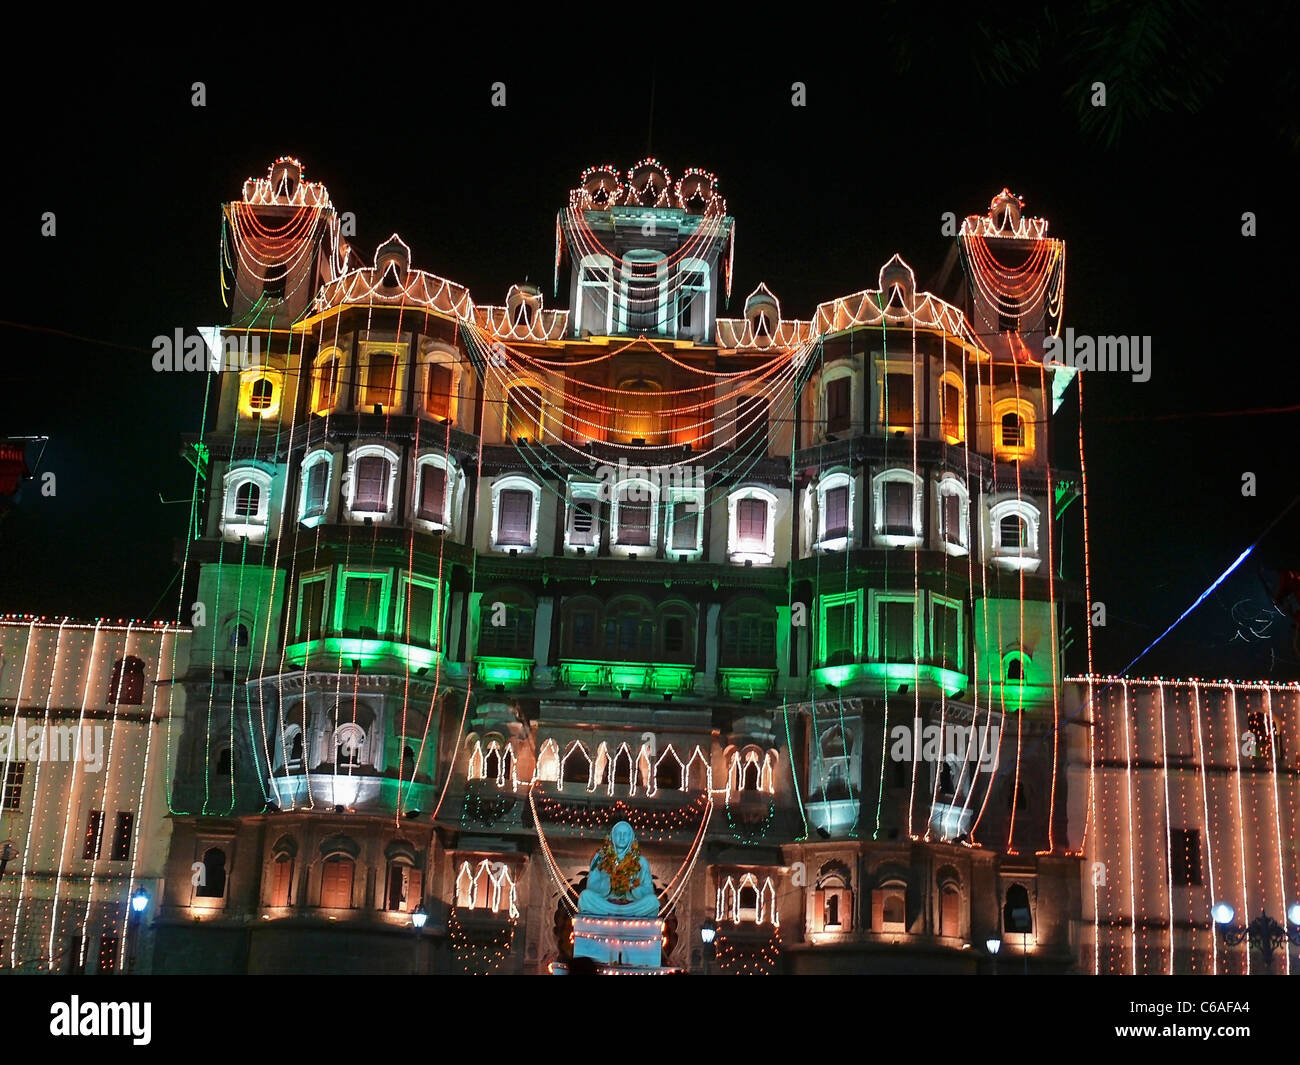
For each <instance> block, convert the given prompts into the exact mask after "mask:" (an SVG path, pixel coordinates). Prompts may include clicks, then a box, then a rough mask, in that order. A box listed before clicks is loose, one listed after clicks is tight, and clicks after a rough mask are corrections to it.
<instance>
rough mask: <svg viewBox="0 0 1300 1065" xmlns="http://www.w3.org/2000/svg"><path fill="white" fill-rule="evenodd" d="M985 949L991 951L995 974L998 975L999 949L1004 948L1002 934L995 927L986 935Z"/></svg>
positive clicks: (990, 955)
mask: <svg viewBox="0 0 1300 1065" xmlns="http://www.w3.org/2000/svg"><path fill="white" fill-rule="evenodd" d="M984 949H985V950H987V951H988V952H989V957H990V958H991V959H993V975H994V976H997V975H998V951H1000V950H1001V949H1002V935H1001V933H1000V932H998V930H997V929H996V928H995V929H993V931H992V932H990V933H989V934H988V936H987V937H985V940H984Z"/></svg>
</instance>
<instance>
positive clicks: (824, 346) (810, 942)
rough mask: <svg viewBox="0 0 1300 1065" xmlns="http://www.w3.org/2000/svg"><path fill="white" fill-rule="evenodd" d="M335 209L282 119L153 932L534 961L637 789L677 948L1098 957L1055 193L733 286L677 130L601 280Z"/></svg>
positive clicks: (542, 957)
mask: <svg viewBox="0 0 1300 1065" xmlns="http://www.w3.org/2000/svg"><path fill="white" fill-rule="evenodd" d="M344 229H345V225H344V222H343V220H342V216H341V215H339V214H338V213H337V212H336V211H335V209H334V207H333V205H332V203H331V202H330V199H329V196H328V194H327V192H326V190H325V189H324V187H323V186H321V185H319V184H314V183H311V182H308V181H306V180H305V179H304V177H303V175H302V169H301V165H300V164H298V163H297V162H296V161H294V160H291V159H282V160H279V161H278V162H277V163H276V164H274V165H273V166H272V167H271V169H270V171H269V172H268V175H267V177H265V178H260V179H255V180H250V181H248V182H247V183H246V184H245V186H244V190H243V195H242V197H241V198H240V199H239V200H237V201H235V202H233V203H231V204H229V205H227V208H226V211H225V231H224V238H225V239H224V244H223V247H224V249H225V262H226V263H227V264H228V270H227V272H226V274H225V275H224V279H223V280H224V281H225V282H226V283H227V292H228V295H229V304H230V308H231V324H230V325H229V326H227V327H224V328H223V329H222V330H221V331H220V332H219V333H216V332H214V333H213V335H212V337H211V343H212V345H213V347H214V348H217V349H221V350H224V351H229V352H232V353H234V354H236V355H238V357H239V360H240V361H239V363H238V367H239V368H237V369H234V370H231V371H230V372H227V373H226V374H224V376H223V384H222V387H221V390H220V396H219V398H218V400H217V402H216V403H215V404H214V405H213V408H212V409H211V410H210V411H209V412H208V417H207V421H206V424H205V426H204V428H203V432H202V434H201V436H200V437H199V439H198V440H196V441H194V442H193V443H192V445H191V447H192V451H191V454H192V455H193V457H194V461H195V463H196V467H197V469H198V470H199V472H200V474H201V481H202V483H203V484H205V485H206V486H207V491H206V497H205V498H204V499H202V500H201V505H200V509H199V511H198V518H197V521H196V529H195V535H194V536H192V537H190V538H189V539H188V541H187V543H186V545H185V548H184V551H185V555H184V562H185V564H186V567H187V573H188V574H189V575H190V576H189V580H190V581H191V585H190V586H191V587H193V588H194V589H195V592H194V600H195V608H196V610H201V613H202V615H203V618H204V622H203V624H201V625H200V624H198V623H197V622H196V625H195V629H194V636H193V642H192V650H191V656H190V659H191V663H192V665H191V668H190V670H189V672H188V674H187V675H186V679H185V690H186V694H187V699H188V703H189V705H190V706H191V707H193V708H196V709H192V710H191V712H190V715H189V717H188V719H187V725H186V729H185V731H184V735H183V736H182V737H181V740H180V746H179V750H178V752H177V757H176V761H175V775H174V779H173V781H172V797H171V802H172V808H173V811H174V818H173V830H172V836H171V849H170V857H169V863H168V870H167V877H166V890H165V893H164V896H163V898H162V900H161V908H160V912H159V916H158V928H157V950H156V957H155V963H156V967H157V969H158V970H159V971H164V972H167V971H187V970H200V971H250V972H298V971H304V970H310V971H343V970H349V969H351V970H358V969H359V970H363V971H375V972H405V971H410V970H412V969H416V970H419V971H453V972H460V971H498V972H543V971H545V970H546V968H547V966H548V965H549V963H550V962H551V961H554V960H556V959H557V958H563V957H565V956H566V955H567V952H568V950H569V931H570V928H571V915H572V908H573V900H574V897H575V895H576V892H577V891H578V890H580V889H581V886H582V880H583V877H584V875H585V871H586V869H587V865H588V862H589V861H590V858H591V855H592V853H593V852H594V851H595V850H596V848H597V847H598V846H599V844H600V841H601V840H602V839H603V837H604V834H605V832H606V831H607V830H608V828H609V827H610V826H611V825H612V824H613V823H614V821H615V820H617V819H619V818H620V817H625V818H627V819H628V820H630V821H631V823H632V824H633V825H634V826H635V828H636V831H637V835H638V838H639V839H640V841H641V843H642V845H643V847H644V849H645V853H646V855H647V857H648V858H649V860H650V864H651V867H652V869H654V870H655V872H656V875H657V876H658V877H662V881H661V882H660V883H659V884H658V887H659V888H660V890H661V897H662V899H663V902H664V907H665V913H666V914H667V915H668V919H669V920H668V932H667V936H666V943H665V952H664V960H665V964H668V965H674V966H678V967H681V968H686V969H690V970H693V971H699V970H701V969H702V968H704V967H705V965H706V964H709V965H712V967H713V970H714V971H721V972H742V971H743V972H756V971H771V970H780V971H789V972H822V971H854V972H862V971H888V970H894V969H897V970H903V969H910V970H913V971H915V970H918V969H921V970H924V971H935V972H939V971H953V972H973V971H977V970H984V969H987V968H988V967H989V966H990V959H989V958H988V956H987V954H986V953H985V950H984V944H985V942H986V940H988V938H989V937H990V935H992V936H995V937H996V938H997V939H998V940H999V941H1000V942H1005V948H1004V950H1003V952H1002V954H1001V958H1002V960H1003V963H1004V964H1015V965H1017V966H1020V965H1023V966H1024V967H1025V968H1026V969H1034V970H1039V971H1062V970H1067V969H1070V968H1072V967H1074V966H1075V965H1076V962H1077V959H1078V956H1079V950H1078V943H1077V942H1076V938H1075V937H1076V933H1077V926H1076V922H1077V919H1078V916H1079V912H1080V911H1079V905H1080V903H1079V860H1078V856H1077V855H1075V854H1072V853H1071V852H1070V851H1069V849H1068V846H1067V844H1068V838H1067V826H1066V823H1065V817H1066V811H1067V805H1066V795H1065V777H1064V766H1065V758H1064V756H1065V751H1064V743H1063V742H1061V741H1060V736H1061V732H1060V730H1059V729H1058V728H1057V726H1058V725H1059V723H1060V715H1061V706H1060V699H1061V683H1060V676H1061V671H1060V666H1059V662H1058V657H1059V656H1058V647H1059V629H1060V610H1061V606H1060V604H1061V601H1062V598H1063V596H1062V588H1061V581H1060V577H1059V573H1060V544H1059V538H1058V533H1057V530H1056V526H1055V521H1056V519H1055V515H1056V513H1057V510H1058V508H1060V507H1061V506H1063V505H1064V504H1065V503H1067V502H1068V500H1069V498H1070V495H1071V492H1072V488H1071V484H1072V478H1071V477H1070V476H1069V475H1067V476H1065V477H1061V476H1060V475H1058V474H1057V472H1056V471H1054V470H1053V469H1052V467H1051V464H1050V462H1049V458H1048V456H1049V449H1048V435H1049V434H1048V427H1049V420H1050V415H1051V413H1052V411H1053V410H1054V408H1055V405H1056V403H1057V402H1058V401H1059V398H1060V395H1061V392H1062V390H1063V388H1064V387H1065V385H1066V384H1068V378H1069V374H1070V371H1069V370H1067V369H1064V368H1052V367H1044V366H1043V365H1042V361H1041V357H1040V356H1041V352H1042V340H1043V338H1044V337H1045V336H1046V335H1048V334H1051V333H1055V331H1056V330H1057V329H1058V328H1059V325H1060V320H1061V307H1062V300H1063V294H1064V245H1063V243H1062V242H1061V241H1059V240H1056V239H1053V238H1049V237H1047V235H1046V223H1045V222H1044V221H1042V220H1041V219H1034V218H1029V217H1027V216H1023V215H1022V213H1021V204H1020V201H1019V200H1018V199H1016V197H1014V196H1013V195H1012V194H1010V193H1008V192H1006V191H1005V190H1004V191H1003V193H1001V194H1000V195H999V196H998V197H996V198H995V199H994V201H993V203H992V205H991V207H990V209H989V210H988V212H987V213H985V214H983V215H973V216H971V217H969V218H967V219H966V220H965V221H964V222H963V223H962V225H961V227H960V234H959V235H958V237H957V242H956V247H955V254H957V255H959V256H960V258H961V260H962V263H963V266H964V267H965V271H964V277H965V281H964V282H963V283H962V284H961V285H959V286H958V287H957V289H956V291H955V292H954V293H953V302H949V301H947V300H944V299H941V298H939V297H938V296H936V295H933V294H930V293H927V292H923V291H919V290H918V289H917V286H916V280H915V276H914V274H913V271H912V269H911V267H910V266H908V264H907V263H906V262H904V261H903V260H902V259H901V258H899V257H898V256H894V257H893V258H891V259H889V260H888V261H887V262H885V263H884V265H883V266H882V267H880V268H879V270H878V274H877V277H876V286H875V287H873V288H867V289H864V290H863V291H860V292H856V293H854V294H852V295H849V296H844V297H841V298H837V299H832V300H829V301H828V302H825V303H823V304H821V305H819V306H818V307H817V308H816V310H815V312H814V313H813V315H812V317H811V318H809V319H806V320H803V319H793V318H786V317H784V315H783V313H782V310H781V306H780V303H779V301H778V299H777V297H776V295H775V294H774V293H773V292H772V291H770V290H769V289H768V288H767V287H766V286H765V285H760V286H759V287H758V288H757V289H756V290H755V291H754V292H752V293H751V294H750V295H749V296H748V297H746V298H745V299H744V300H743V302H742V303H741V308H742V313H741V315H740V316H739V317H734V318H729V317H725V316H723V311H724V309H725V308H726V307H727V306H728V305H729V302H730V299H731V296H732V293H731V275H732V252H733V241H734V222H733V219H732V218H731V216H730V215H728V214H727V209H726V205H725V202H724V201H723V199H722V197H721V196H720V194H719V192H718V189H717V182H716V179H715V178H714V177H713V175H711V174H708V173H706V172H703V171H698V170H688V171H687V172H686V173H685V174H684V175H683V176H681V177H680V178H678V179H676V180H674V179H673V177H672V176H671V175H670V174H669V172H668V171H667V170H666V168H665V167H663V166H662V165H661V164H660V163H658V162H657V161H655V160H643V161H642V162H640V163H638V164H637V165H635V166H633V167H632V168H631V169H630V170H628V171H626V172H622V171H618V170H615V169H614V168H612V167H595V168H592V169H590V170H588V171H586V172H584V173H583V174H582V176H581V179H580V182H579V185H578V187H577V188H575V189H574V190H573V191H572V192H571V193H570V199H569V204H568V206H567V207H566V208H565V209H564V210H563V211H562V212H561V213H560V215H559V216H558V218H557V221H556V273H555V282H554V285H553V289H552V296H551V300H552V301H555V299H556V294H557V293H558V292H559V291H560V290H561V289H560V282H561V279H562V277H567V287H566V294H567V303H568V309H556V308H555V307H552V306H548V305H547V298H546V295H545V293H543V292H542V291H541V290H540V289H539V288H537V287H534V286H529V285H515V286H512V287H511V288H510V289H509V290H508V292H507V293H506V297H505V300H504V302H503V304H502V305H501V306H486V305H481V304H478V303H476V302H474V300H473V299H472V298H471V296H470V294H469V292H468V291H467V290H466V289H465V288H464V287H462V286H460V285H458V284H456V283H455V282H453V281H450V280H446V279H444V278H442V277H440V276H437V275H435V274H432V273H428V272H425V271H423V270H420V269H417V268H416V267H415V266H414V265H413V264H412V262H411V253H410V250H409V249H408V247H407V246H406V245H405V244H404V243H403V242H402V241H401V239H400V238H398V237H397V236H396V235H394V236H392V237H390V238H389V239H388V240H386V241H385V242H384V243H382V244H381V245H380V246H379V248H378V249H377V250H376V251H375V253H374V255H373V256H371V257H367V258H366V259H363V258H362V257H360V256H359V255H358V254H357V253H356V251H355V250H354V249H352V248H351V247H350V246H349V244H348V243H347V239H346V236H345V234H344ZM421 906H422V907H423V909H424V910H425V911H427V914H428V926H427V928H425V929H424V932H423V934H422V935H421V936H419V937H415V936H414V934H413V932H412V929H411V923H412V914H413V913H414V912H415V911H416V910H417V908H419V907H421ZM706 920H714V921H716V922H717V924H718V926H719V933H718V940H717V952H716V958H715V959H713V960H712V961H710V960H709V959H706V958H704V957H703V956H702V953H701V948H700V940H699V934H698V930H699V928H700V926H701V924H703V923H704V922H705V921H706ZM1008 959H1011V961H1008Z"/></svg>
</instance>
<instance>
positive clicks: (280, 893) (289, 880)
mask: <svg viewBox="0 0 1300 1065" xmlns="http://www.w3.org/2000/svg"><path fill="white" fill-rule="evenodd" d="M293 864H294V863H293V855H291V854H284V853H281V854H277V855H276V857H275V861H274V863H272V866H271V898H270V901H269V903H268V905H271V906H291V905H293Z"/></svg>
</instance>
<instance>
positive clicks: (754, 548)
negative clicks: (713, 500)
mask: <svg viewBox="0 0 1300 1065" xmlns="http://www.w3.org/2000/svg"><path fill="white" fill-rule="evenodd" d="M743 499H758V500H761V501H762V502H763V503H765V504H766V505H767V520H766V522H765V523H764V526H763V543H762V545H751V544H741V542H740V531H739V529H738V527H737V522H738V517H737V511H738V510H739V503H740V501H741V500H743ZM776 502H777V500H776V496H775V495H774V494H773V493H772V492H769V491H768V490H767V489H766V488H758V487H756V486H748V487H745V488H737V489H736V490H735V491H734V492H732V493H731V494H730V495H728V496H727V560H728V561H730V562H738V563H741V564H743V563H745V562H752V563H753V564H754V565H762V566H770V565H771V564H772V561H773V559H774V558H775V557H776Z"/></svg>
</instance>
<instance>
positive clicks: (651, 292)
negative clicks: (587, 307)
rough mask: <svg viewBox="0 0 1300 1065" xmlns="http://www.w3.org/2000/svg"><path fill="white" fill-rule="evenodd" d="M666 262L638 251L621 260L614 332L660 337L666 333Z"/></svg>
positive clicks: (654, 254) (653, 253) (646, 251)
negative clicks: (621, 266)
mask: <svg viewBox="0 0 1300 1065" xmlns="http://www.w3.org/2000/svg"><path fill="white" fill-rule="evenodd" d="M667 280H668V258H667V256H665V255H664V254H662V253H661V252H657V251H653V250H651V249H647V248H642V249H638V250H635V251H629V252H628V253H627V254H626V255H624V256H623V273H622V277H621V278H620V294H621V297H622V298H621V299H620V300H619V307H618V328H619V332H623V333H647V334H651V335H654V334H658V335H660V336H662V335H664V334H666V333H667V332H668V297H667V289H668V285H667V283H666V282H667Z"/></svg>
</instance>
